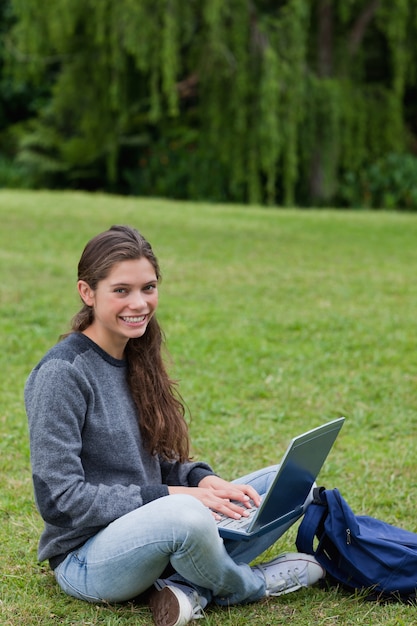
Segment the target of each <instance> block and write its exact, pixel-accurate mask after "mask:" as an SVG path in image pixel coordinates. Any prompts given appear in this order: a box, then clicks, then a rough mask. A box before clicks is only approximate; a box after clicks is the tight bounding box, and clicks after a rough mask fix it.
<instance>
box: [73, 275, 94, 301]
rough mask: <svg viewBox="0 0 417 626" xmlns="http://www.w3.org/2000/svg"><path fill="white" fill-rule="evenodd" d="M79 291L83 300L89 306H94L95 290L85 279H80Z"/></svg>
mask: <svg viewBox="0 0 417 626" xmlns="http://www.w3.org/2000/svg"><path fill="white" fill-rule="evenodd" d="M77 288H78V293H79V294H80V297H81V300H82V301H83V302H84V304H86V305H87V306H93V304H94V290H93V289H91V287H90V285H89V284H88V283H86V282H85V280H79V281H78V283H77Z"/></svg>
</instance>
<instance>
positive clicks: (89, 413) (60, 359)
mask: <svg viewBox="0 0 417 626" xmlns="http://www.w3.org/2000/svg"><path fill="white" fill-rule="evenodd" d="M25 404H26V412H27V415H28V419H29V434H30V450H31V464H32V473H33V484H34V490H35V499H36V504H37V507H38V509H39V512H40V514H41V516H42V518H43V520H44V522H45V528H44V532H43V533H42V536H41V539H40V543H39V552H38V554H39V559H40V561H43V560H45V559H49V560H50V563H51V566H52V567H56V565H57V564H58V563H59V562H60V561H62V560H63V558H65V556H66V555H67V554H68V553H69V552H71V551H72V550H74V549H75V548H77V547H78V546H80V545H82V544H83V543H84V542H85V541H87V539H89V538H90V537H91V536H93V535H94V534H96V533H97V532H98V531H99V530H101V529H102V528H103V527H105V526H107V525H108V524H109V523H110V522H112V521H114V520H115V519H117V518H119V517H121V516H122V515H125V514H126V513H129V512H130V511H132V510H134V509H136V508H137V507H140V506H143V505H144V504H146V503H147V502H150V501H151V500H154V499H156V498H160V497H162V496H166V495H168V485H182V486H190V487H194V486H197V485H198V483H199V482H200V480H201V479H202V478H204V476H207V475H209V474H213V471H212V469H211V468H210V467H209V466H208V465H207V464H205V463H177V462H172V463H169V462H167V461H163V460H161V459H159V458H158V457H157V456H155V455H151V454H150V453H149V452H147V451H146V450H145V448H144V446H143V442H142V438H141V434H140V430H139V427H138V420H137V412H136V408H135V405H134V403H133V399H132V396H131V394H130V391H129V389H128V386H127V382H126V363H125V362H124V361H120V360H117V359H114V358H113V357H111V356H110V355H109V354H107V353H106V352H104V351H103V350H102V349H101V348H100V347H99V346H97V345H96V344H95V343H94V342H92V341H91V340H90V339H88V338H87V337H86V336H85V335H82V334H80V333H73V334H71V335H69V336H68V337H67V338H65V339H64V340H62V341H61V342H60V343H58V344H57V345H56V346H54V347H53V348H52V349H51V350H50V351H49V352H48V353H47V354H46V355H45V356H44V358H43V359H42V360H41V361H40V363H39V364H38V365H37V366H36V367H35V368H34V370H33V371H32V373H31V374H30V376H29V378H28V380H27V382H26V386H25Z"/></svg>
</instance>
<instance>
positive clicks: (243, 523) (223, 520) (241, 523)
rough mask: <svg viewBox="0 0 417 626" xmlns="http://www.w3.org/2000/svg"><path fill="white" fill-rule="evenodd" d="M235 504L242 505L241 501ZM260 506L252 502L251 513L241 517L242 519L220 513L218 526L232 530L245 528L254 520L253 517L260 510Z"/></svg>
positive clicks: (249, 510)
mask: <svg viewBox="0 0 417 626" xmlns="http://www.w3.org/2000/svg"><path fill="white" fill-rule="evenodd" d="M235 504H239V505H241V504H242V503H241V502H236V503H235ZM258 510H259V509H258V507H256V506H254V505H253V504H252V508H251V509H248V512H249V515H248V516H247V517H246V516H245V517H243V516H242V517H241V518H240V519H233V518H232V517H227V515H222V514H221V513H220V514H219V515H220V519H219V520H216V523H217V525H218V526H221V527H222V528H229V529H231V530H244V529H245V528H246V527H247V526H249V524H250V523H251V522H252V518H253V517H254V515H256V513H257V512H258Z"/></svg>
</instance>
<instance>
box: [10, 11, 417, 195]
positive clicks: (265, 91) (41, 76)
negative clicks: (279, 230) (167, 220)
mask: <svg viewBox="0 0 417 626" xmlns="http://www.w3.org/2000/svg"><path fill="white" fill-rule="evenodd" d="M10 1H11V3H12V6H13V9H14V12H15V16H16V24H15V26H14V28H13V31H12V32H11V34H10V35H11V38H12V41H13V46H14V49H15V50H16V51H17V52H16V55H15V59H14V64H13V65H14V72H15V76H16V77H17V78H16V80H17V79H18V78H19V77H22V76H23V77H25V79H27V78H28V77H30V78H31V80H32V81H33V84H34V85H42V84H43V83H44V82H45V80H46V81H49V80H51V77H52V79H53V86H52V92H51V97H50V98H48V99H47V100H46V101H45V103H44V106H42V108H41V109H40V111H39V112H38V114H37V116H36V117H34V118H33V119H32V120H31V122H30V124H28V126H27V129H26V134H25V136H24V137H23V140H22V143H21V147H20V151H19V157H18V158H19V160H20V161H21V162H22V163H24V164H25V165H26V167H27V168H28V170H29V171H30V172H31V173H32V177H33V180H34V181H35V182H36V181H38V183H39V184H48V185H76V186H86V187H88V186H90V187H102V188H105V189H110V190H115V191H128V192H134V193H152V194H155V193H156V194H163V195H171V196H177V197H189V198H205V199H214V200H219V199H221V200H231V201H239V202H252V203H255V202H261V203H265V204H275V203H283V204H286V205H292V204H294V203H296V202H298V203H303V204H309V203H312V202H314V203H325V202H330V201H332V200H333V199H334V198H335V197H337V193H338V181H339V180H340V177H341V176H342V174H343V172H345V171H353V172H357V171H359V170H360V169H361V168H362V167H364V166H365V165H366V164H369V163H371V162H372V161H373V160H375V159H376V158H377V157H379V156H381V154H385V153H388V152H396V153H401V152H404V151H406V150H408V149H409V147H410V137H409V135H410V128H409V127H408V126H407V123H406V116H405V112H404V98H405V94H406V93H412V91H413V90H414V89H415V83H416V72H415V68H416V63H415V52H414V48H413V45H411V44H412V42H413V38H414V36H415V33H416V28H417V17H416V9H415V7H414V4H415V3H414V2H413V0H398V1H397V2H396V3H392V2H391V1H390V0H344V2H336V1H335V0H228V1H227V2H225V1H224V0H140V2H139V1H138V0H118V2H114V1H113V0H99V1H98V0H54V2H53V3H47V4H45V3H39V2H38V0H10Z"/></svg>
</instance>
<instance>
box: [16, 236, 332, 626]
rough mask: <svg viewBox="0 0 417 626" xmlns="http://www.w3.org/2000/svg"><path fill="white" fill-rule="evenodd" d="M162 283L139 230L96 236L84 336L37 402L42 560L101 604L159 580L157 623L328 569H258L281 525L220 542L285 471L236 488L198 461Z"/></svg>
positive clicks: (39, 387) (43, 369) (50, 356)
mask: <svg viewBox="0 0 417 626" xmlns="http://www.w3.org/2000/svg"><path fill="white" fill-rule="evenodd" d="M159 280H160V271H159V266H158V262H157V259H156V258H155V255H154V253H153V251H152V248H151V246H150V244H149V243H148V242H147V241H146V240H145V239H144V238H143V237H142V235H140V234H139V233H138V232H137V231H136V230H135V229H133V228H129V227H125V226H113V227H112V228H110V229H109V230H108V231H105V232H103V233H101V234H99V235H97V236H96V237H94V238H93V239H92V240H91V241H90V242H89V243H88V244H87V245H86V247H85V249H84V252H83V254H82V256H81V259H80V262H79V265H78V292H79V295H80V297H81V300H82V308H81V310H80V311H79V313H78V314H77V315H76V316H75V318H74V319H73V322H72V332H70V333H69V334H68V335H67V336H65V338H64V339H62V340H61V341H60V342H59V343H58V344H57V345H56V346H54V347H53V348H52V349H51V350H50V351H49V352H48V353H47V354H46V355H45V356H44V358H43V359H42V360H41V361H40V363H39V364H38V365H37V366H36V367H35V368H34V370H33V371H32V373H31V374H30V376H29V378H28V381H27V383H26V387H25V402H26V410H27V414H28V419H29V429H30V445H31V463H32V469H33V483H34V490H35V496H36V503H37V506H38V508H39V511H40V513H41V515H42V517H43V519H44V522H45V528H44V532H43V534H42V536H41V539H40V543H39V558H40V560H41V561H43V560H46V559H48V560H49V563H50V565H51V567H52V569H53V570H54V573H55V576H56V580H57V581H58V584H59V585H60V587H61V588H62V589H63V590H64V591H65V592H66V593H68V594H69V595H71V596H74V597H76V598H79V599H82V600H87V601H90V602H101V601H104V602H122V601H126V600H129V599H133V598H134V597H136V596H138V595H139V594H141V593H142V592H144V591H145V590H147V589H149V588H153V591H152V592H151V594H150V606H151V610H152V613H153V617H154V621H155V623H156V624H157V625H158V626H181V625H183V624H187V623H188V622H190V621H192V620H193V619H196V618H198V617H202V616H203V609H204V608H205V607H206V605H207V604H208V603H209V602H211V601H214V602H216V603H217V604H220V605H229V604H234V603H247V602H253V601H255V600H259V599H260V598H263V597H265V596H268V595H280V594H281V593H288V592H290V591H294V590H295V589H299V588H300V587H301V586H307V585H310V584H313V583H315V582H316V581H318V580H319V579H320V578H322V577H323V576H324V575H325V572H324V570H323V569H322V568H321V566H320V565H319V564H318V563H317V562H316V561H315V560H314V558H313V557H311V556H308V555H303V554H293V553H290V554H283V555H281V556H279V557H278V558H276V559H274V560H273V561H271V562H270V563H266V564H262V565H258V566H253V567H250V566H249V565H248V563H250V562H251V561H252V560H253V559H254V558H255V557H256V556H257V555H259V554H260V553H261V552H263V551H264V550H265V549H266V548H267V547H268V546H270V545H272V543H273V542H274V541H276V539H277V533H276V531H274V532H270V533H269V534H266V535H264V536H263V537H262V538H258V539H256V540H252V541H249V542H234V541H225V542H223V540H222V539H221V538H220V536H219V534H218V531H217V527H216V523H215V518H217V517H219V515H221V514H223V515H226V516H229V517H232V518H237V519H238V518H240V517H241V516H247V515H248V510H249V508H250V507H251V506H259V503H260V496H261V495H262V493H264V492H265V490H266V488H267V485H268V484H269V482H270V480H271V479H272V477H273V475H274V473H275V471H276V468H269V469H266V470H263V471H260V472H257V473H255V474H252V475H250V476H247V477H245V478H244V479H241V480H239V481H237V482H233V483H229V482H227V481H225V480H223V479H221V478H220V477H218V476H216V474H215V473H214V472H213V470H212V469H211V468H210V467H209V465H207V464H206V463H202V462H196V461H194V462H193V461H191V460H190V458H189V440H188V433H187V425H186V421H185V419H184V407H183V404H182V402H181V400H180V397H179V396H178V395H177V393H176V388H175V385H174V383H173V381H172V380H171V379H170V377H169V375H168V373H167V371H166V369H165V366H164V361H163V358H162V354H161V349H162V345H163V336H162V332H161V329H160V326H159V325H158V322H157V319H156V317H155V311H156V308H157V304H158V283H159ZM167 570H169V574H167ZM164 576H165V578H164Z"/></svg>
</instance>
